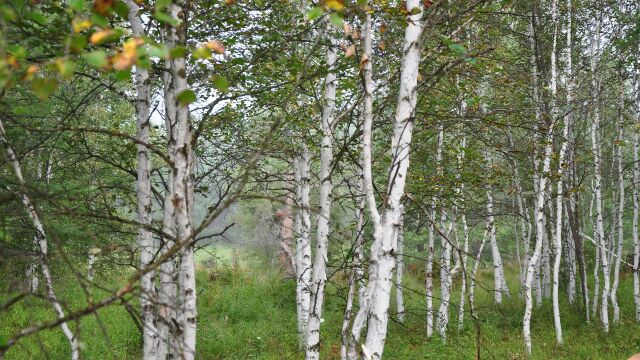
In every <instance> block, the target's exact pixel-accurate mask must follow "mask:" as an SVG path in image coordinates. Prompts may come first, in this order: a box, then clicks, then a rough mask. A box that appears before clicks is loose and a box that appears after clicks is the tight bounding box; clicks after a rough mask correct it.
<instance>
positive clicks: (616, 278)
mask: <svg viewBox="0 0 640 360" xmlns="http://www.w3.org/2000/svg"><path fill="white" fill-rule="evenodd" d="M621 77H622V76H620V78H621ZM620 82H621V84H620V86H621V88H620V98H619V104H618V108H619V111H620V114H618V138H617V141H616V142H615V151H616V159H617V161H616V163H617V165H618V196H619V198H618V207H617V209H616V216H617V220H618V221H617V231H618V234H617V235H618V243H617V248H616V250H614V251H615V253H616V256H615V257H614V259H613V261H615V268H614V270H613V284H612V285H611V295H610V297H611V305H612V307H613V317H612V321H613V323H614V324H618V323H619V322H620V306H619V305H618V298H617V293H618V284H619V283H620V263H621V257H622V247H623V245H624V226H623V225H624V223H623V222H624V172H623V164H622V163H623V161H624V149H623V147H622V142H623V141H624V115H623V111H624V81H623V80H622V79H620ZM614 238H615V236H612V241H611V242H612V245H613V244H615V243H616V242H615V241H614V240H613V239H614Z"/></svg>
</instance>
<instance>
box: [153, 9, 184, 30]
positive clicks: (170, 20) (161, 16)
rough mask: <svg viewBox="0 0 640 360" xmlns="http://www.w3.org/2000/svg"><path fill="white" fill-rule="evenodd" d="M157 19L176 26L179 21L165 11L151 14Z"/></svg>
mask: <svg viewBox="0 0 640 360" xmlns="http://www.w3.org/2000/svg"><path fill="white" fill-rule="evenodd" d="M153 16H154V17H155V18H156V19H158V21H160V22H163V23H165V24H169V25H171V26H174V27H175V26H178V24H180V21H179V20H178V19H176V18H174V17H172V16H171V15H169V14H167V13H163V12H162V11H156V12H155V13H154V15H153Z"/></svg>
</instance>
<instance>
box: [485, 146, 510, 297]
mask: <svg viewBox="0 0 640 360" xmlns="http://www.w3.org/2000/svg"><path fill="white" fill-rule="evenodd" d="M487 159H488V161H489V166H490V167H493V159H492V158H491V156H490V155H487ZM486 196H487V221H488V224H489V225H488V226H489V241H490V243H491V257H492V258H493V281H494V287H493V290H494V294H493V295H494V301H495V302H496V303H497V304H501V303H502V295H503V294H505V295H507V296H509V288H508V287H507V283H506V280H505V276H504V268H503V266H502V256H500V249H499V248H498V240H497V237H496V223H495V217H494V214H493V187H492V186H491V184H490V183H488V184H487V191H486Z"/></svg>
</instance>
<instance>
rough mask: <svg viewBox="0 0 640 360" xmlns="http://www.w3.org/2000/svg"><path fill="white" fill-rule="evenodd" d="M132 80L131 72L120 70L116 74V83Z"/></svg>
mask: <svg viewBox="0 0 640 360" xmlns="http://www.w3.org/2000/svg"><path fill="white" fill-rule="evenodd" d="M129 80H131V71H130V70H120V71H118V72H116V81H129Z"/></svg>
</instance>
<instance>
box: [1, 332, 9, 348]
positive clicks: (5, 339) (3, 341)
mask: <svg viewBox="0 0 640 360" xmlns="http://www.w3.org/2000/svg"><path fill="white" fill-rule="evenodd" d="M7 345H9V338H8V337H7V336H6V335H0V348H2V347H5V346H7Z"/></svg>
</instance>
